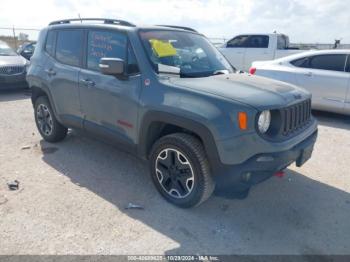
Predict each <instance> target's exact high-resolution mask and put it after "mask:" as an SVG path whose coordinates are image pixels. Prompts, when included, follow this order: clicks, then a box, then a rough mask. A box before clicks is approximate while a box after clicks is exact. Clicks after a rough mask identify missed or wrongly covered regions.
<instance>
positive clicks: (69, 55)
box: [56, 30, 83, 66]
mask: <svg viewBox="0 0 350 262" xmlns="http://www.w3.org/2000/svg"><path fill="white" fill-rule="evenodd" d="M82 41H83V32H82V31H81V30H62V31H59V32H58V35H57V44H56V59H57V60H58V61H59V62H61V63H63V64H67V65H71V66H80V64H81V50H82V48H81V47H82Z"/></svg>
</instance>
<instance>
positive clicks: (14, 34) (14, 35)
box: [12, 26, 18, 50]
mask: <svg viewBox="0 0 350 262" xmlns="http://www.w3.org/2000/svg"><path fill="white" fill-rule="evenodd" d="M12 31H13V39H14V40H15V48H16V50H17V48H18V46H17V39H16V31H15V26H13V27H12Z"/></svg>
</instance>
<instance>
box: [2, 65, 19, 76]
mask: <svg viewBox="0 0 350 262" xmlns="http://www.w3.org/2000/svg"><path fill="white" fill-rule="evenodd" d="M23 72H24V66H0V75H16V74H21V73H23Z"/></svg>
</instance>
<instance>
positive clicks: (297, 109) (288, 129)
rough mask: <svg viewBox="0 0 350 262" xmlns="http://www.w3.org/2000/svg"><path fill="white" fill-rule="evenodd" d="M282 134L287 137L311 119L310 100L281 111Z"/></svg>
mask: <svg viewBox="0 0 350 262" xmlns="http://www.w3.org/2000/svg"><path fill="white" fill-rule="evenodd" d="M281 116H282V123H283V127H282V134H283V135H284V136H288V135H289V134H290V133H293V132H294V131H297V130H298V129H300V128H302V127H304V126H305V125H306V124H307V123H308V122H309V121H310V118H311V99H308V100H305V101H303V102H301V103H298V104H295V105H292V106H289V107H286V108H283V109H281Z"/></svg>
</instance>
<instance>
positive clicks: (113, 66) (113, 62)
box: [99, 57, 124, 76]
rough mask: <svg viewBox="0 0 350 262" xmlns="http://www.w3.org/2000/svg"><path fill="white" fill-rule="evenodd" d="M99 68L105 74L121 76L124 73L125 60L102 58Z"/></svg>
mask: <svg viewBox="0 0 350 262" xmlns="http://www.w3.org/2000/svg"><path fill="white" fill-rule="evenodd" d="M99 68H100V70H101V73H102V74H104V75H114V76H120V75H123V74H124V60H123V59H120V58H108V57H104V58H101V60H100V64H99Z"/></svg>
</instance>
